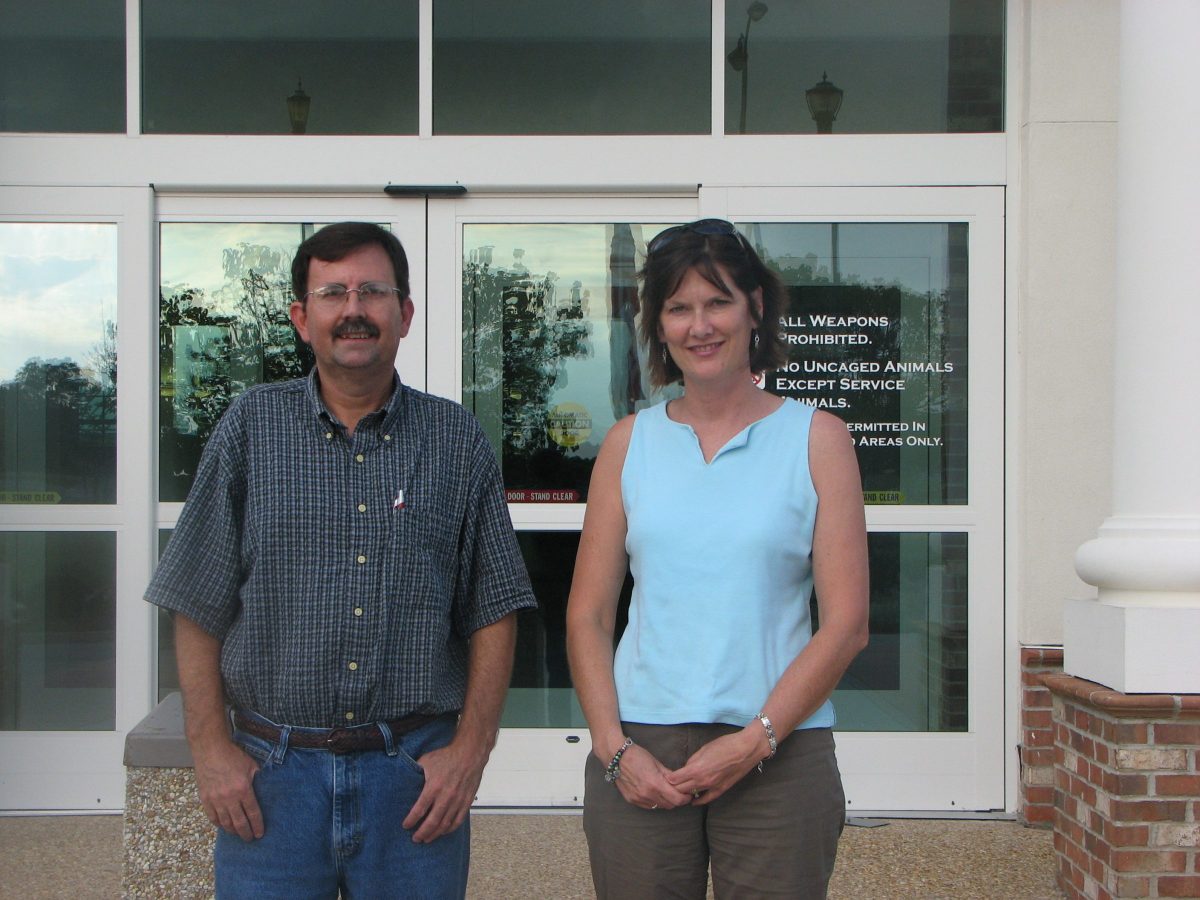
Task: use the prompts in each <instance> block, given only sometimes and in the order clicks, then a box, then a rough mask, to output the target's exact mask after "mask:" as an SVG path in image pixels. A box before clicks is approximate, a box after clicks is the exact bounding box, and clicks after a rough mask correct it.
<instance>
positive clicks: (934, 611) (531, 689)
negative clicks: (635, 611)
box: [502, 531, 967, 732]
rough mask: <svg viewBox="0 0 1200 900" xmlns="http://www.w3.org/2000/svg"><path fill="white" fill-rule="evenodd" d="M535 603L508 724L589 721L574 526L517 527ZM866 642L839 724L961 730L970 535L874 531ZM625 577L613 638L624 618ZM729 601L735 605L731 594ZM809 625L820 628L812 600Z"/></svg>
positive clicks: (842, 696) (522, 640)
mask: <svg viewBox="0 0 1200 900" xmlns="http://www.w3.org/2000/svg"><path fill="white" fill-rule="evenodd" d="M517 538H518V540H519V542H520V545H521V552H522V554H523V555H524V558H525V565H526V566H527V567H528V569H529V577H530V580H531V581H532V583H533V590H534V594H535V595H536V596H537V601H538V608H537V609H536V610H524V611H522V612H521V613H519V615H518V623H519V630H518V637H517V653H516V662H515V664H514V667H513V677H512V682H511V687H510V689H509V692H508V701H507V703H506V705H505V708H504V718H503V721H502V724H503V726H504V727H506V728H577V727H586V722H585V720H584V718H583V713H582V710H581V709H580V707H579V702H578V700H577V699H576V697H575V694H574V691H573V689H572V687H571V673H570V669H569V668H568V665H567V651H566V643H565V641H566V609H567V597H568V595H569V593H570V589H571V574H572V571H573V569H574V565H575V553H576V551H577V550H578V548H579V534H578V533H577V532H555V531H521V532H518V533H517ZM868 551H869V554H870V565H871V619H870V622H871V640H870V644H869V645H868V647H867V649H866V650H864V651H863V652H862V653H861V654H859V656H858V657H857V658H856V659H855V660H854V662H852V663H851V664H850V668H849V669H848V670H847V671H846V674H845V676H844V677H843V678H842V680H841V682H840V683H839V684H838V687H837V690H836V691H835V692H834V695H833V701H834V705H835V707H836V708H837V714H838V728H839V730H843V731H917V732H928V731H966V729H967V535H965V534H961V533H932V534H926V533H904V534H899V533H886V532H872V533H871V534H870V535H869V538H868ZM632 587H633V580H632V577H631V576H627V577H626V580H625V584H624V586H623V588H622V591H621V594H620V596H619V597H618V600H617V622H616V629H615V632H616V633H615V638H616V639H619V638H620V636H621V634H622V632H623V631H624V629H625V623H626V621H627V619H628V610H629V598H630V593H631V591H632ZM731 602H735V600H734V599H733V598H731ZM812 615H813V623H814V627H815V628H819V627H820V614H819V611H818V606H817V601H816V598H813V601H812Z"/></svg>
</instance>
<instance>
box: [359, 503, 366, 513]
mask: <svg viewBox="0 0 1200 900" xmlns="http://www.w3.org/2000/svg"><path fill="white" fill-rule="evenodd" d="M358 511H359V512H366V511H367V504H365V503H360V504H358Z"/></svg>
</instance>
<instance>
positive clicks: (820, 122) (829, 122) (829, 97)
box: [804, 72, 845, 134]
mask: <svg viewBox="0 0 1200 900" xmlns="http://www.w3.org/2000/svg"><path fill="white" fill-rule="evenodd" d="M844 93H845V91H843V90H842V89H841V88H840V87H838V86H837V85H835V84H834V83H833V82H832V81H830V80H829V75H828V74H826V73H825V72H822V73H821V80H820V81H818V82H817V83H816V84H814V85H813V86H812V87H810V88H809V89H808V90H807V91H805V92H804V99H805V100H807V101H808V112H809V114H810V115H811V116H812V117H813V121H814V122H816V123H817V134H833V120H834V119H836V118H837V114H838V110H839V109H841V108H842V95H843V94H844Z"/></svg>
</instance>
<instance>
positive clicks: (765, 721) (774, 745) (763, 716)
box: [755, 712, 779, 773]
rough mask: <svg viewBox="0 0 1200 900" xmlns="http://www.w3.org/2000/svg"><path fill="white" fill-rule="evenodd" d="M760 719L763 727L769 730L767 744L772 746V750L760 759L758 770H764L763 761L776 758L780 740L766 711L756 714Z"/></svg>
mask: <svg viewBox="0 0 1200 900" xmlns="http://www.w3.org/2000/svg"><path fill="white" fill-rule="evenodd" d="M755 718H756V719H758V721H760V722H762V727H763V728H764V729H766V732H767V746H769V747H770V748H771V752H770V753H768V754H767V755H766V756H764V757H763V758H762V759H760V760H759V761H758V771H759V772H760V773H761V772H762V770H763V763H765V762H766V761H767V760H769V759H774V758H775V751H776V750H778V749H779V742H778V741H777V740H776V739H775V726H774V725H772V724H771V720H770V719H768V718H767V716H766V713H761V712H760V713H759V714H758V715H757V716H755Z"/></svg>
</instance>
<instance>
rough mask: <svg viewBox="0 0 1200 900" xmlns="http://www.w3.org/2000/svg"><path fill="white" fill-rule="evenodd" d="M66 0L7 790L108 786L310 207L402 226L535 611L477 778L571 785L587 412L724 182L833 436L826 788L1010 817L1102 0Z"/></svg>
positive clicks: (25, 200)
mask: <svg viewBox="0 0 1200 900" xmlns="http://www.w3.org/2000/svg"><path fill="white" fill-rule="evenodd" d="M60 5H61V6H62V10H61V12H62V15H61V17H55V16H47V15H45V14H44V13H43V14H42V15H40V16H38V17H33V16H30V17H29V18H28V19H27V20H24V21H22V20H19V19H18V20H16V21H15V22H14V26H13V28H12V29H10V32H11V33H10V35H9V36H8V37H6V38H4V39H3V40H4V42H5V44H6V47H7V49H8V50H9V51H10V52H8V53H6V56H7V57H8V58H9V60H10V61H9V63H7V64H6V65H7V66H8V68H7V69H6V70H5V71H6V82H5V84H6V85H7V86H6V87H0V91H3V92H4V93H3V95H2V96H0V105H2V106H3V116H4V118H3V120H2V121H0V129H2V130H3V133H2V134H0V265H2V266H3V268H0V286H2V287H0V304H3V305H4V306H5V307H7V311H8V313H9V315H8V316H7V317H6V319H7V321H8V323H9V325H10V328H11V332H10V336H9V337H8V338H6V339H4V340H0V392H3V393H4V394H5V397H4V400H5V403H4V409H3V410H2V411H0V415H2V416H3V426H4V431H3V435H2V441H3V447H2V452H3V462H4V469H3V472H2V473H0V478H2V480H3V482H4V483H3V485H2V486H0V490H2V492H3V498H4V501H5V502H4V503H3V505H0V536H2V544H0V591H2V593H0V616H2V618H0V623H2V625H0V660H2V661H0V667H2V668H0V678H2V681H0V729H2V730H0V809H3V810H7V811H24V810H98V811H103V810H116V809H120V808H121V805H122V798H123V785H124V770H123V768H122V766H121V750H122V745H123V740H124V736H125V734H126V733H127V732H128V731H129V730H130V729H131V728H133V727H134V726H135V725H136V724H137V723H138V722H139V721H140V720H141V719H142V718H143V717H144V716H145V715H146V714H147V713H148V712H149V711H150V710H151V709H152V708H153V706H154V705H155V703H156V702H158V700H159V699H160V698H161V697H162V696H164V695H165V694H166V693H169V692H170V691H171V689H172V687H173V684H174V682H173V671H172V657H171V647H170V640H169V629H168V628H167V627H165V621H160V620H159V618H158V616H157V613H156V611H154V610H153V609H152V608H150V607H149V606H148V605H147V604H145V603H144V601H143V600H142V599H141V595H142V591H143V590H144V588H145V585H146V583H147V581H148V579H149V577H150V573H151V572H152V571H153V567H154V564H155V560H156V559H157V555H158V552H159V549H160V547H161V546H162V544H163V543H164V542H165V541H166V540H169V537H170V531H171V529H172V527H173V525H174V523H175V521H176V519H177V517H178V515H179V510H180V508H181V506H182V501H183V499H184V498H185V496H186V492H187V488H188V486H189V484H190V477H191V474H192V473H193V472H194V465H195V461H196V459H197V458H198V454H199V452H200V449H201V448H202V446H203V441H204V438H205V437H206V435H207V433H208V429H210V428H211V426H212V423H213V422H214V421H215V419H216V417H218V416H219V414H220V412H221V410H222V409H223V408H224V404H226V403H227V402H228V399H229V397H230V396H232V395H233V394H236V393H237V391H239V390H241V389H242V388H244V387H245V386H246V385H248V384H252V383H256V382H258V381H263V380H273V379H278V378H283V377H292V376H294V375H296V374H299V373H301V372H303V371H305V370H306V366H307V362H306V361H305V358H304V353H303V349H302V348H300V347H298V346H297V344H296V342H295V340H294V338H293V336H292V334H291V332H290V329H289V327H288V326H287V325H286V318H284V317H283V313H285V312H286V304H287V301H288V297H287V288H286V277H287V275H286V273H287V269H288V264H289V263H290V258H291V252H292V250H294V248H295V246H296V244H298V243H299V241H300V240H301V239H302V238H303V237H304V236H305V235H306V234H308V233H311V230H312V229H314V228H319V227H320V226H321V224H323V223H328V222H333V221H339V220H344V219H366V220H370V221H375V222H379V223H382V224H385V225H386V226H388V227H390V228H391V229H392V230H394V231H395V232H396V233H397V234H398V235H399V236H400V238H401V240H402V241H403V242H404V244H405V247H406V248H407V250H408V253H409V257H410V262H411V265H412V290H413V297H414V300H415V302H416V306H417V310H418V313H417V321H416V323H415V325H414V329H413V332H412V333H411V334H410V336H409V337H408V338H407V339H406V340H405V341H404V342H402V345H401V348H400V353H399V357H398V359H397V367H398V370H399V371H400V374H401V377H402V378H403V379H404V380H405V381H406V382H407V383H409V384H412V385H414V386H417V387H421V388H423V389H425V390H428V391H431V392H433V393H437V394H441V395H444V396H447V397H451V398H453V399H455V400H458V401H460V402H463V403H464V404H465V405H466V406H467V407H468V408H470V409H471V410H472V411H473V412H474V413H475V414H476V415H477V416H478V418H479V419H480V421H481V422H482V423H483V425H484V427H485V430H486V431H487V432H488V434H489V436H490V437H491V438H492V439H493V442H494V445H495V448H496V452H497V455H498V458H499V459H500V461H501V464H502V468H503V470H504V474H505V482H506V487H507V489H508V493H509V500H510V511H511V513H512V518H513V523H514V526H515V527H516V529H517V531H518V533H519V536H520V539H521V545H522V549H523V551H524V552H525V556H526V561H527V563H528V565H529V568H530V571H531V575H532V576H533V579H534V583H535V590H536V591H537V593H538V598H539V603H540V604H541V608H540V609H539V610H538V612H537V613H536V614H531V615H529V616H528V617H527V618H525V619H522V622H521V638H520V644H519V648H518V658H517V665H516V673H515V675H514V682H513V687H512V689H511V691H510V697H509V703H508V706H507V708H506V711H505V718H504V723H503V724H504V728H503V731H502V734H501V738H500V741H499V743H498V746H497V750H496V752H495V754H494V756H493V761H492V764H491V765H490V766H489V769H488V771H487V774H486V776H485V780H484V783H483V785H482V787H481V789H480V797H479V803H480V804H481V805H485V806H486V805H491V806H527V807H559V806H561V807H572V806H578V805H580V803H581V801H582V769H583V760H584V758H585V756H586V754H587V752H588V749H589V745H588V736H587V729H586V727H585V726H584V724H583V720H582V717H581V716H580V714H579V710H578V706H577V704H576V703H575V701H574V700H573V697H572V693H571V690H570V682H569V677H568V675H567V673H566V668H565V650H564V647H563V633H562V621H563V607H564V605H565V601H566V591H567V587H568V586H569V582H570V568H571V565H572V562H573V559H574V549H575V544H576V542H577V539H578V531H579V528H580V527H581V524H582V517H583V508H584V507H583V503H584V501H585V500H586V485H587V473H588V472H589V471H590V463H591V459H592V458H594V455H595V450H596V448H597V447H598V445H599V442H600V440H601V439H602V438H603V435H604V432H605V431H606V429H607V428H608V427H609V426H610V425H611V424H612V423H613V422H614V421H615V420H616V419H617V418H619V417H620V416H621V415H624V414H626V413H628V412H631V411H633V410H634V409H636V408H639V407H640V406H641V405H644V404H645V403H649V402H653V401H654V400H655V399H657V397H656V395H655V394H653V392H651V391H650V390H649V388H648V386H647V385H646V383H645V380H644V378H643V377H642V365H641V363H642V361H643V359H644V356H641V357H640V356H639V349H638V347H637V345H636V342H635V341H634V340H633V339H632V337H631V335H632V333H633V327H634V326H635V324H636V321H637V304H636V299H635V296H634V290H635V286H636V282H635V280H634V277H633V272H634V271H635V270H636V268H637V266H638V265H640V259H641V256H642V254H644V249H645V244H646V242H647V241H648V240H649V239H650V238H652V237H653V235H654V234H655V233H656V231H657V230H661V228H663V227H665V226H667V225H669V224H671V223H676V222H682V221H688V220H692V219H696V218H700V217H705V216H720V217H725V218H729V219H732V220H733V221H735V222H736V223H738V225H739V226H741V227H742V228H743V230H744V233H745V234H746V235H747V237H748V238H749V239H750V240H751V241H752V242H754V243H755V245H756V246H757V247H758V248H759V249H760V251H761V252H762V253H763V255H764V257H765V258H767V259H768V260H769V262H770V264H772V265H773V266H775V267H776V268H777V269H778V270H779V271H780V273H781V274H782V275H783V277H784V279H785V282H786V283H787V285H788V288H789V295H790V298H791V299H790V302H791V307H790V308H789V310H788V314H787V317H786V321H785V323H784V332H785V337H786V338H787V339H788V341H789V345H790V347H791V348H792V357H791V361H790V362H789V365H788V366H786V367H785V368H784V369H783V370H780V371H778V372H775V373H767V375H766V376H765V378H764V387H765V388H766V389H769V390H775V391H777V392H779V393H783V394H785V395H788V396H794V397H797V398H798V399H801V400H804V401H806V402H811V403H815V404H817V405H819V406H823V407H826V408H830V409H831V410H832V411H834V412H836V413H839V414H841V415H843V417H844V418H846V420H847V421H848V422H849V423H850V424H851V428H852V430H853V432H854V434H855V438H856V443H857V445H858V450H859V456H860V463H861V466H862V468H863V472H864V489H865V491H866V496H865V501H866V503H867V517H868V525H869V529H870V532H871V563H872V585H873V587H872V640H871V646H870V648H869V649H868V650H867V651H866V652H865V653H864V655H863V657H862V658H861V659H860V660H859V661H858V662H857V663H856V665H855V667H853V668H852V669H851V671H850V672H849V673H848V675H847V678H846V679H845V680H844V681H843V683H842V685H840V686H839V689H838V691H837V693H836V694H835V705H836V706H837V708H838V711H839V731H838V745H839V758H840V760H841V763H842V768H843V773H844V778H845V783H846V792H847V798H848V801H849V803H850V807H851V810H854V811H891V812H898V811H908V812H918V813H937V814H946V813H966V814H973V815H993V814H1011V813H1015V812H1016V811H1017V810H1018V806H1019V804H1020V802H1021V801H1020V796H1021V784H1022V775H1021V770H1020V765H1019V763H1018V754H1017V748H1018V747H1019V745H1021V744H1022V742H1023V739H1022V729H1021V727H1020V724H1019V723H1020V721H1021V706H1022V702H1023V690H1022V684H1021V681H1022V679H1021V672H1020V668H1021V667H1020V658H1021V649H1022V648H1023V647H1044V646H1059V645H1061V644H1062V643H1063V624H1062V623H1063V615H1064V607H1065V604H1066V601H1067V599H1068V598H1091V597H1094V596H1095V594H1096V590H1095V588H1093V587H1091V586H1089V585H1088V584H1085V583H1084V582H1083V581H1081V580H1080V578H1079V577H1078V575H1077V574H1076V572H1075V568H1074V557H1075V552H1076V550H1077V548H1079V547H1080V545H1081V544H1084V543H1085V542H1087V541H1088V540H1090V539H1091V538H1094V537H1095V536H1096V534H1097V528H1098V526H1099V524H1100V523H1101V522H1103V521H1104V520H1105V519H1106V518H1107V517H1108V516H1110V515H1111V514H1112V508H1111V507H1112V501H1111V496H1112V485H1113V480H1114V479H1113V461H1112V452H1113V434H1114V420H1113V409H1114V403H1113V386H1112V384H1113V383H1112V378H1111V370H1112V368H1113V365H1112V360H1113V359H1114V338H1115V335H1114V310H1115V308H1116V270H1115V260H1116V249H1115V248H1116V243H1115V235H1116V209H1117V207H1116V202H1117V192H1116V169H1117V164H1116V149H1117V138H1116V133H1117V123H1116V120H1117V115H1116V110H1117V92H1118V84H1117V71H1118V70H1117V46H1118V35H1119V33H1120V27H1121V23H1120V17H1119V7H1118V4H1117V3H1116V2H1115V0H1112V2H1097V0H1087V2H1084V0H1069V2H1048V0H1010V2H1004V0H906V2H905V3H902V4H882V3H881V4H878V8H877V9H872V10H868V7H872V6H873V4H859V5H858V6H860V7H862V10H863V11H862V12H859V13H855V14H848V13H846V12H845V11H844V10H842V9H841V6H842V5H841V4H837V3H833V2H828V3H811V4H807V3H806V4H787V3H784V2H782V0H777V2H775V3H771V4H746V3H743V2H741V0H729V2H727V3H726V2H719V0H718V2H713V3H711V4H710V3H697V2H694V0H673V2H671V3H666V4H643V3H635V2H626V3H616V4H561V3H560V4H549V3H528V4H516V8H515V9H506V10H504V11H503V12H498V11H496V10H494V9H492V6H493V5H492V4H486V3H482V2H478V3H472V2H467V0H455V2H443V0H411V2H409V3H407V4H404V3H400V4H396V3H387V4H384V3H380V4H378V8H375V7H374V6H372V5H371V4H367V5H365V6H364V7H363V9H364V10H366V11H364V12H362V13H361V15H358V14H356V15H358V17H357V18H354V19H353V20H351V19H348V18H347V15H348V14H347V13H345V11H342V10H338V9H335V8H334V7H333V5H331V4H326V3H323V2H319V0H312V2H308V3H300V4H296V3H291V4H279V5H278V7H279V8H278V9H277V10H274V12H272V11H271V10H268V9H267V7H271V8H274V6H275V4H258V6H259V7H261V8H262V10H261V13H260V12H253V13H251V12H247V11H246V10H244V9H242V8H241V7H238V6H237V5H234V4H228V5H227V4H223V3H218V4H203V5H200V8H197V9H193V8H192V7H191V6H190V5H185V4H182V3H180V4H178V8H177V9H174V10H172V7H174V6H175V4H167V3H163V4H158V3H156V4H145V5H144V6H143V5H141V4H139V3H138V2H137V0H126V2H124V3H122V2H115V3H111V4H110V6H111V7H112V8H111V9H109V10H108V12H107V13H105V12H104V8H103V7H104V5H103V4H95V3H91V4H86V5H80V6H81V8H82V6H86V7H87V8H88V10H89V12H88V13H87V15H88V16H90V17H94V20H89V21H86V22H80V21H78V19H77V18H74V17H72V16H71V15H68V13H69V12H70V10H71V9H72V7H73V4H71V3H68V2H66V0H62V2H61V4H60ZM76 5H77V4H76ZM226 7H228V8H226ZM885 9H886V13H885V12H884V10H885ZM105 15H107V16H108V18H107V19H105V18H104V16H105ZM75 23H77V24H75ZM76 28H77V29H78V32H79V33H78V34H75V33H72V32H73V30H74V29H76ZM105 35H107V37H104V36H105ZM1168 37H1169V36H1168ZM101 38H103V40H101ZM101 44H102V45H103V46H100V45H101ZM46 60H53V61H54V64H53V65H52V66H47V65H46V64H45V63H46ZM71 61H74V62H75V63H77V64H78V65H79V66H81V67H85V68H83V69H82V70H75V71H68V70H69V69H70V66H69V63H70V62H71ZM38 65H42V66H43V68H42V69H40V70H39V69H37V68H36V67H37V66H38ZM81 71H82V72H83V73H85V74H86V75H87V76H88V77H84V76H83V75H81ZM105 73H107V74H105ZM297 82H298V83H297ZM835 89H836V90H835ZM837 91H840V92H841V93H840V94H839V93H837ZM806 92H807V93H806ZM289 100H291V101H292V103H291V107H290V108H289V103H288V101H289ZM305 100H306V101H307V103H306V104H305V103H304V102H300V101H305ZM839 102H840V106H838V107H837V108H836V110H833V112H834V118H832V119H829V111H830V110H831V109H833V106H836V105H837V104H838V103H839ZM822 104H825V105H822ZM289 116H290V117H289ZM293 132H296V133H293ZM826 132H827V133H826ZM1162 390H1163V391H1165V392H1170V391H1171V390H1172V388H1171V386H1170V385H1169V384H1167V385H1164V386H1163V387H1162ZM1179 406H1180V408H1183V406H1184V404H1183V401H1182V398H1180V403H1179ZM1193 499H1194V498H1193ZM1194 511H1195V510H1194V509H1193V512H1194ZM1081 674H1083V673H1081ZM1085 677H1086V676H1085ZM81 760H82V761H83V762H82V764H81Z"/></svg>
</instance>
